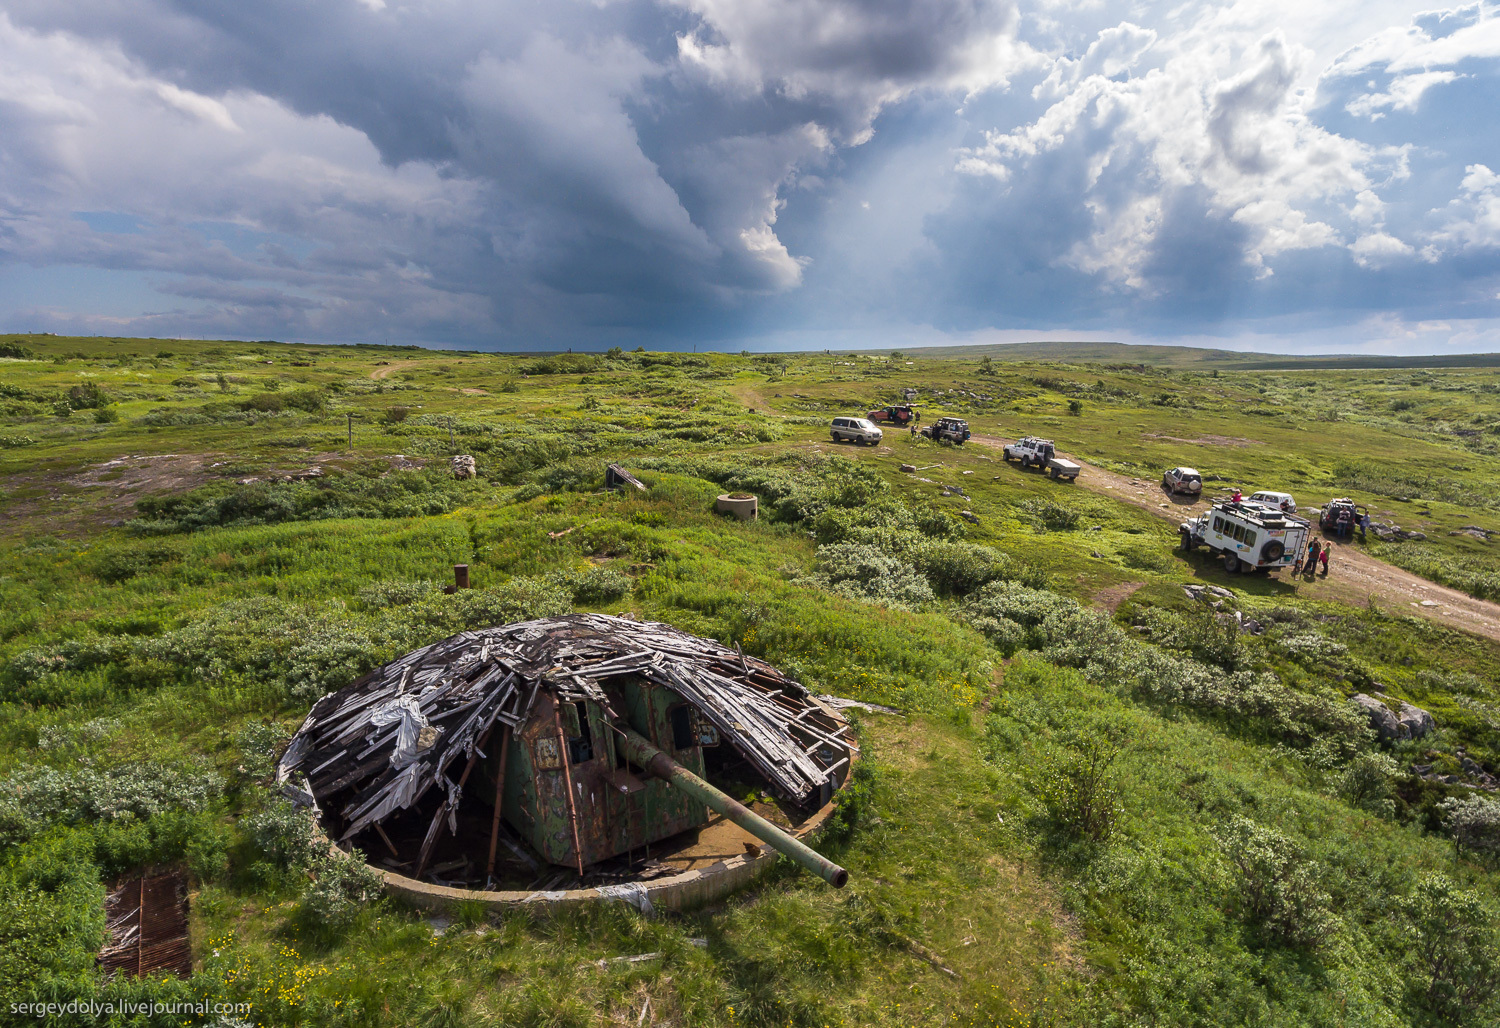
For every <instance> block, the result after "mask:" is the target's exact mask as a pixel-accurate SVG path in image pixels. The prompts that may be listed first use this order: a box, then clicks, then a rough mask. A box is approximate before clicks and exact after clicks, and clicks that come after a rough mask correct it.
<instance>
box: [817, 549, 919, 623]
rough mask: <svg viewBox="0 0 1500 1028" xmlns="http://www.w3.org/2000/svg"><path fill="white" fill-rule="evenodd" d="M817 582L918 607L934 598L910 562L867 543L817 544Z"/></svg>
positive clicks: (852, 594) (851, 593) (846, 593)
mask: <svg viewBox="0 0 1500 1028" xmlns="http://www.w3.org/2000/svg"><path fill="white" fill-rule="evenodd" d="M811 580H812V581H813V582H814V583H816V584H817V585H820V586H822V587H823V588H825V589H827V590H829V591H830V592H835V593H838V594H839V595H840V596H847V597H849V598H850V599H854V600H864V601H866V602H870V603H880V604H883V605H884V606H887V607H895V608H898V609H900V610H915V609H917V608H918V607H921V606H923V605H925V604H927V603H930V602H931V601H932V600H933V599H934V596H933V592H932V587H931V586H930V585H928V584H927V579H925V578H923V577H922V575H921V574H920V573H919V572H918V571H917V569H916V568H914V567H912V566H911V565H910V564H907V563H906V562H904V561H902V560H900V559H898V558H896V557H892V556H890V555H889V554H887V553H885V552H884V551H882V550H881V549H880V548H878V547H875V546H870V545H868V544H865V543H834V544H832V545H831V546H820V547H818V567H817V570H816V571H815V572H814V573H813V575H812V576H811Z"/></svg>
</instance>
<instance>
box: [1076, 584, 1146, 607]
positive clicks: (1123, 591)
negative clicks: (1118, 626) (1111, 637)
mask: <svg viewBox="0 0 1500 1028" xmlns="http://www.w3.org/2000/svg"><path fill="white" fill-rule="evenodd" d="M1145 584H1146V583H1145V582H1121V583H1120V584H1119V585H1112V586H1110V587H1109V588H1107V589H1100V590H1099V591H1098V592H1096V593H1095V594H1094V595H1093V596H1091V597H1089V602H1090V603H1092V604H1093V605H1094V606H1096V607H1098V608H1100V609H1101V610H1107V611H1109V612H1110V613H1111V614H1113V613H1114V612H1115V611H1116V610H1118V609H1119V606H1120V604H1122V603H1124V602H1125V601H1126V600H1128V599H1130V597H1131V596H1133V595H1135V591H1136V590H1137V589H1139V588H1141V587H1142V586H1143V585H1145Z"/></svg>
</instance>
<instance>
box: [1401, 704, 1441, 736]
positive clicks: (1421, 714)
mask: <svg viewBox="0 0 1500 1028" xmlns="http://www.w3.org/2000/svg"><path fill="white" fill-rule="evenodd" d="M1398 720H1399V721H1400V722H1401V725H1402V727H1403V728H1405V729H1406V735H1405V736H1404V738H1408V739H1420V738H1422V736H1424V735H1426V734H1427V733H1428V732H1430V731H1432V730H1433V729H1434V728H1436V727H1437V721H1435V720H1434V719H1433V717H1432V715H1431V714H1429V713H1427V711H1425V710H1423V709H1422V708H1421V707H1414V706H1412V705H1411V704H1410V703H1407V702H1406V701H1405V700H1402V701H1401V716H1400V717H1399V718H1398Z"/></svg>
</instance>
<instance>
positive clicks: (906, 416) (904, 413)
mask: <svg viewBox="0 0 1500 1028" xmlns="http://www.w3.org/2000/svg"><path fill="white" fill-rule="evenodd" d="M865 417H867V418H869V419H870V420H871V421H874V422H877V423H879V422H888V423H890V424H892V425H896V426H897V427H899V428H905V427H906V426H907V425H910V424H913V423H915V424H921V422H922V415H921V412H919V411H918V410H917V409H916V408H915V407H911V406H908V405H907V404H904V403H893V404H891V405H890V406H889V407H882V408H880V409H879V410H872V411H871V412H870V413H868V414H866V415H865Z"/></svg>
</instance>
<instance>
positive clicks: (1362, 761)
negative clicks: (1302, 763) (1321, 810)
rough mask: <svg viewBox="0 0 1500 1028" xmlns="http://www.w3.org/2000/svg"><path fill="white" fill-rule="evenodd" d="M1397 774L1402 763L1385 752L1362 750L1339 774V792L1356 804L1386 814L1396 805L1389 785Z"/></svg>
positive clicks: (1391, 784)
mask: <svg viewBox="0 0 1500 1028" xmlns="http://www.w3.org/2000/svg"><path fill="white" fill-rule="evenodd" d="M1400 774H1401V765H1400V764H1398V763H1397V762H1396V761H1395V760H1394V759H1393V758H1391V757H1389V756H1387V755H1386V754H1384V753H1380V752H1379V751H1371V752H1369V753H1361V754H1359V755H1358V756H1356V757H1355V758H1354V759H1353V760H1351V761H1349V763H1348V764H1347V765H1346V766H1345V768H1344V770H1343V772H1342V773H1341V774H1340V775H1339V779H1338V792H1339V795H1340V796H1342V797H1344V798H1345V799H1346V800H1348V801H1349V802H1350V803H1351V804H1353V805H1354V806H1356V807H1361V808H1363V809H1365V810H1372V811H1375V812H1377V813H1381V814H1387V815H1389V814H1390V813H1391V812H1392V811H1393V810H1394V807H1395V804H1394V803H1392V802H1391V800H1390V795H1391V792H1392V787H1393V785H1394V783H1395V780H1396V778H1398V777H1399V776H1400Z"/></svg>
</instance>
